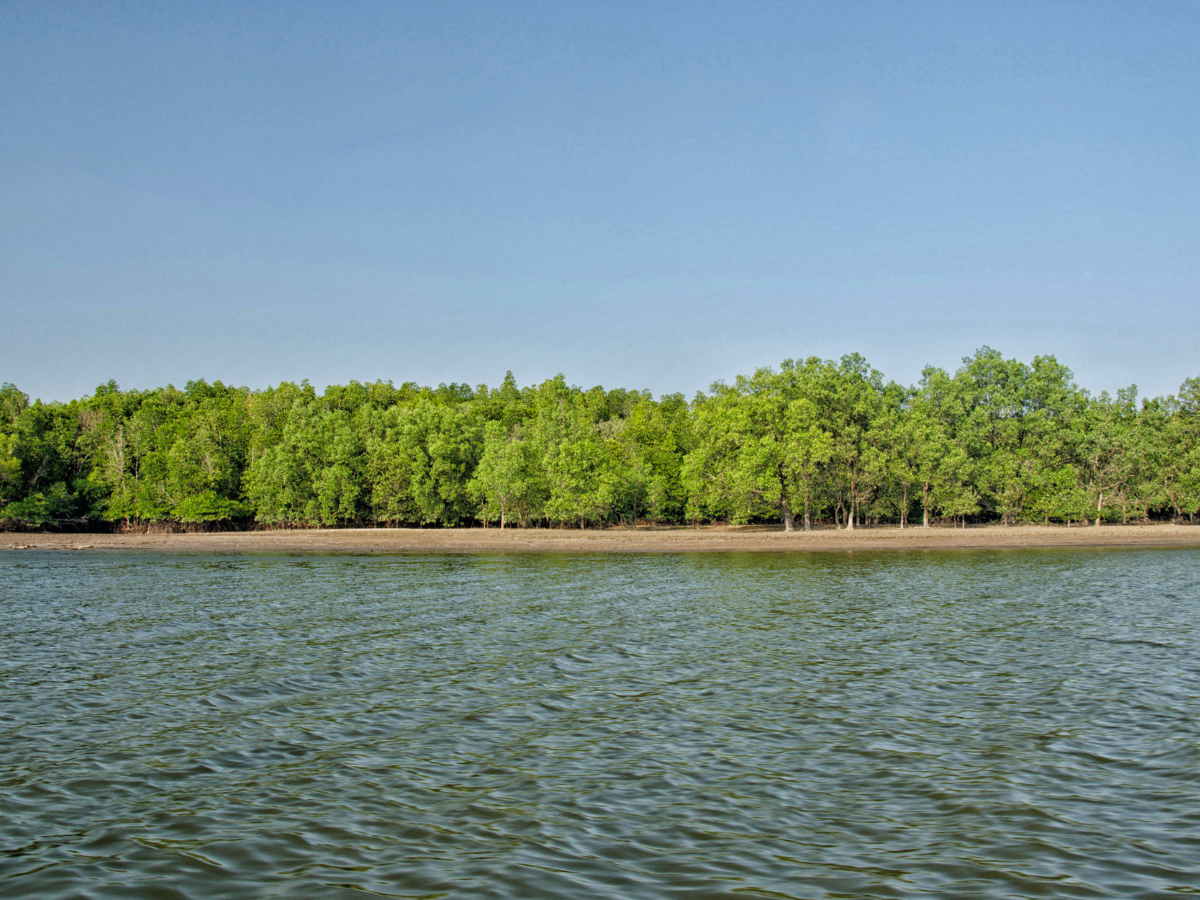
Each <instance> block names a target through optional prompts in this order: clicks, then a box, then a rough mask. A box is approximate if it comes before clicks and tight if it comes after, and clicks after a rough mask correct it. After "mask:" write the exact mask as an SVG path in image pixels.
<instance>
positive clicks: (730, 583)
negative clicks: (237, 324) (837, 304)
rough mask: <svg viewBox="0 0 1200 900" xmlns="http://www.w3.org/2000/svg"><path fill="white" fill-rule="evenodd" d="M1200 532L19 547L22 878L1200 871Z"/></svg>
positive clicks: (540, 888)
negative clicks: (816, 547)
mask: <svg viewBox="0 0 1200 900" xmlns="http://www.w3.org/2000/svg"><path fill="white" fill-rule="evenodd" d="M1198 626H1200V553H1198V552H1196V551H1137V552H1133V551H1125V552H1079V551H1074V552H1008V553H945V554H935V553H923V554H889V555H882V554H881V555H872V554H830V555H791V556H783V555H781V556H775V555H746V556H735V555H680V556H587V555H583V556H493V557H488V556H406V557H352V556H307V557H266V556H230V557H189V556H167V555H150V554H146V555H135V554H127V555H103V554H89V553H76V554H74V555H67V554H57V555H55V554H49V553H34V552H28V551H27V552H10V553H5V554H0V895H2V896H4V897H10V898H14V897H39V898H56V897H62V898H66V897H114V898H116V897H119V898H129V897H154V898H192V897H195V898H200V897H204V898H219V897H231V898H232V897H236V898H246V897H303V898H325V897H358V896H362V895H364V894H370V895H379V896H389V897H392V896H395V897H454V898H467V897H469V898H489V897H497V898H537V897H562V898H590V897H619V898H640V897H655V898H657V897H678V898H716V897H729V898H749V897H773V898H781V897H813V898H815V897H917V896H921V897H929V896H934V897H938V896H940V897H972V896H978V897H1043V896H1044V897H1168V896H1170V897H1179V896H1180V895H1188V894H1196V893H1200V628H1198Z"/></svg>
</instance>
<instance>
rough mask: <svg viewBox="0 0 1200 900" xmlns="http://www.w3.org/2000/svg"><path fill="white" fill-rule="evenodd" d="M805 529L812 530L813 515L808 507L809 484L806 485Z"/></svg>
mask: <svg viewBox="0 0 1200 900" xmlns="http://www.w3.org/2000/svg"><path fill="white" fill-rule="evenodd" d="M804 530H805V531H812V515H811V514H810V513H809V509H808V485H805V486H804Z"/></svg>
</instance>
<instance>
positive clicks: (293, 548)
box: [0, 525, 1200, 554]
mask: <svg viewBox="0 0 1200 900" xmlns="http://www.w3.org/2000/svg"><path fill="white" fill-rule="evenodd" d="M1186 547H1197V548H1200V526H1192V525H1102V526H1100V527H1099V528H1096V527H1094V526H1072V527H1070V528H1068V527H1067V526H1064V525H1057V526H1054V525H1052V526H1045V525H1014V526H1008V527H1006V526H1003V525H985V526H980V527H975V528H966V529H961V528H920V527H917V528H911V527H910V528H903V529H902V528H899V527H896V526H884V527H876V528H860V529H856V530H855V531H839V530H836V529H817V530H813V531H810V532H804V531H794V532H791V533H787V532H784V531H783V530H782V528H780V527H774V528H772V527H769V526H727V525H725V526H723V525H710V526H704V527H700V528H689V527H686V526H675V527H669V526H664V527H653V526H646V527H628V528H606V529H595V530H583V531H576V530H568V529H550V528H529V529H516V528H514V529H505V530H503V531H501V530H500V529H499V528H446V529H422V528H331V529H305V530H300V529H297V530H279V531H227V532H204V533H191V534H64V533H54V534H44V533H27V534H23V533H5V534H0V551H5V550H7V551H16V550H103V551H130V550H139V551H158V552H166V553H213V554H217V553H368V554H372V553H373V554H383V553H714V552H715V553H729V552H738V553H789V552H800V553H805V552H810V553H811V552H837V551H881V550H892V551H903V550H1052V549H1069V548H1075V549H1092V550H1101V549H1133V548H1147V549H1148V548H1186Z"/></svg>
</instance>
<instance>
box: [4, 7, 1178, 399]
mask: <svg viewBox="0 0 1200 900" xmlns="http://www.w3.org/2000/svg"><path fill="white" fill-rule="evenodd" d="M1197 48H1200V6H1198V5H1197V4H1196V3H1194V2H1183V3H1177V4H1172V3H1150V2H1128V3H1105V2H1100V0H1093V2H1086V3H1070V2H1052V3H1051V2H1047V3H1031V4H1022V3H1018V2H998V3H967V2H949V3H944V4H935V3H916V2H911V3H892V2H888V3H865V2H864V3H845V2H832V3H816V4H806V3H779V4H772V3H744V4H740V3H715V2H697V3H688V4H683V3H642V2H637V3H628V4H620V3H613V2H605V3H597V4H594V5H590V4H585V3H561V2H552V3H546V4H534V3H516V2H508V3H490V4H484V3H442V2H438V3H432V2H431V3H426V4H417V3H380V4H372V3H321V4H306V3H298V2H286V3H279V4H251V3H240V2H239V3H229V4H207V3H205V4H187V3H173V4H150V3H134V2H130V3H111V4H106V3H95V2H89V3H78V4H75V3H44V2H19V0H8V2H6V3H4V4H3V5H0V329H2V333H3V340H2V342H0V346H2V349H0V381H13V382H15V383H16V384H17V385H18V386H20V387H21V388H22V389H24V390H25V391H27V392H28V393H30V394H31V395H33V396H40V397H42V398H44V399H66V398H69V397H71V396H78V395H81V394H83V393H90V392H91V390H92V389H93V388H94V387H95V385H96V384H98V383H100V382H102V381H106V380H107V379H109V378H115V379H117V381H118V382H119V383H120V384H121V385H122V386H123V387H152V386H157V385H161V384H165V383H167V382H174V383H175V384H177V385H182V384H183V383H184V382H185V381H187V380H189V379H192V378H207V379H210V380H212V379H221V380H224V381H226V382H233V383H236V384H248V385H250V386H252V387H262V386H265V385H267V384H269V383H274V382H277V381H279V380H282V379H289V380H300V379H302V378H308V379H310V380H311V381H312V382H313V383H315V384H318V385H323V384H326V383H329V382H345V381H347V380H349V379H352V378H356V379H359V380H374V379H376V378H383V379H393V380H395V381H396V382H400V381H407V380H415V381H419V382H425V383H437V382H440V381H468V382H471V383H473V384H474V383H478V382H487V383H489V384H495V383H497V382H498V381H499V380H500V379H501V378H502V377H503V375H504V371H505V370H506V369H510V368H511V369H512V370H513V372H514V374H515V375H516V376H517V379H518V381H520V382H521V383H522V384H526V383H530V382H535V381H540V380H541V379H543V378H546V377H549V376H552V375H554V374H555V373H557V372H560V371H561V372H563V373H565V375H566V376H567V379H568V380H569V381H571V382H574V383H578V384H582V385H585V386H590V385H592V384H596V383H602V384H604V385H605V386H609V387H615V386H624V387H634V388H642V387H647V388H650V389H651V390H653V391H654V392H655V393H661V392H668V391H676V390H679V391H683V392H685V393H687V394H691V393H692V392H694V391H695V390H697V389H700V388H704V387H706V386H707V385H708V384H709V382H711V381H712V380H714V379H716V378H730V377H732V376H733V375H735V374H736V373H738V372H748V371H750V370H752V369H753V368H754V367H755V366H758V365H766V364H778V362H779V361H780V360H781V359H783V358H785V357H804V356H809V355H814V354H816V355H820V356H832V357H836V356H840V355H841V354H843V353H846V352H851V351H858V352H861V353H863V354H865V355H866V356H867V358H868V359H869V360H870V361H871V362H872V363H873V364H874V365H875V366H876V367H878V368H880V369H882V370H883V371H884V373H885V374H886V375H888V376H889V377H893V378H896V379H898V380H901V381H905V382H909V383H911V382H913V381H915V380H916V379H917V378H918V377H919V373H920V370H921V368H922V367H923V366H924V365H925V364H927V363H932V364H935V365H941V366H944V367H946V368H950V369H953V368H954V367H955V366H956V365H957V364H958V362H959V360H960V358H961V357H962V356H964V355H967V354H969V353H971V352H972V351H974V350H975V348H977V347H978V346H980V345H982V344H990V345H992V346H994V347H997V348H998V349H1000V350H1002V351H1003V352H1004V353H1005V354H1006V355H1009V356H1019V357H1021V358H1024V359H1029V358H1031V357H1032V356H1033V355H1035V354H1038V353H1054V354H1056V355H1057V356H1058V357H1059V359H1060V360H1062V361H1063V362H1065V363H1067V364H1068V365H1070V366H1071V367H1072V368H1073V369H1074V370H1075V372H1076V374H1077V376H1078V378H1079V380H1080V382H1081V383H1082V384H1084V385H1085V386H1086V387H1089V388H1091V389H1093V390H1100V389H1108V390H1114V389H1115V388H1117V387H1120V386H1122V385H1125V384H1128V383H1131V382H1137V383H1138V384H1139V386H1140V387H1141V388H1142V390H1143V393H1149V394H1157V393H1167V392H1173V391H1174V390H1175V389H1176V388H1177V387H1178V384H1179V382H1180V381H1181V380H1182V379H1183V378H1185V377H1188V376H1194V375H1197V374H1200V352H1197V347H1198V346H1200V296H1198V287H1200V246H1198V245H1200V230H1198V225H1200V222H1198V219H1200V152H1198V151H1200V50H1198V49H1197Z"/></svg>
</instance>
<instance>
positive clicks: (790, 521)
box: [779, 466, 796, 531]
mask: <svg viewBox="0 0 1200 900" xmlns="http://www.w3.org/2000/svg"><path fill="white" fill-rule="evenodd" d="M779 505H780V506H782V507H783V530H784V531H795V530H796V517H795V516H793V515H792V508H791V507H790V506H788V502H787V479H786V478H784V477H783V466H780V467H779Z"/></svg>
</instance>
